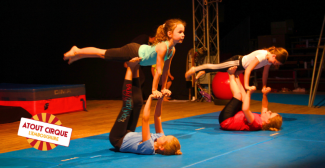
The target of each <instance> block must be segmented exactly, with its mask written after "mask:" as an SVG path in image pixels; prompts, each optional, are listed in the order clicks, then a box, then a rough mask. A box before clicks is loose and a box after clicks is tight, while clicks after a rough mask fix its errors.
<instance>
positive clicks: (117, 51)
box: [105, 43, 140, 62]
mask: <svg viewBox="0 0 325 168" xmlns="http://www.w3.org/2000/svg"><path fill="white" fill-rule="evenodd" d="M139 48H140V44H138V43H129V44H127V45H125V46H123V47H121V48H111V49H107V50H106V52H105V59H106V60H108V61H118V62H125V61H129V60H131V59H132V58H134V57H139V54H138V51H139Z"/></svg>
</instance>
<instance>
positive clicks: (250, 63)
mask: <svg viewBox="0 0 325 168" xmlns="http://www.w3.org/2000/svg"><path fill="white" fill-rule="evenodd" d="M288 55H289V54H288V52H287V50H286V49H284V48H281V47H274V46H273V47H270V48H266V49H262V50H256V51H253V52H252V53H250V54H248V55H245V56H241V55H235V56H233V57H231V58H230V59H228V60H226V61H224V62H223V63H220V64H203V65H200V66H197V67H192V68H191V69H189V70H188V71H187V72H186V73H185V78H188V77H190V76H192V75H194V74H195V73H196V72H199V73H198V74H197V76H196V79H198V78H199V77H200V76H202V75H203V74H205V73H209V72H216V71H222V72H226V71H227V70H228V68H230V67H233V66H237V71H243V70H245V74H244V87H245V89H246V90H251V89H252V88H253V86H249V77H250V74H251V72H252V70H254V69H259V68H261V67H264V70H263V77H262V81H263V89H265V88H266V83H267V78H268V75H269V69H270V66H271V65H272V64H273V65H283V64H284V63H285V61H286V60H287V58H288Z"/></svg>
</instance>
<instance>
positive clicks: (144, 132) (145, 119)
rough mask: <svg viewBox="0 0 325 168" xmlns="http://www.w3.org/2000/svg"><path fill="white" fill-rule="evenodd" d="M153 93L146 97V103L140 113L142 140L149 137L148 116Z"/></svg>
mask: <svg viewBox="0 0 325 168" xmlns="http://www.w3.org/2000/svg"><path fill="white" fill-rule="evenodd" d="M152 97H153V95H150V96H149V97H148V100H147V103H146V105H145V106H144V109H143V114H142V142H144V141H147V140H149V139H150V127H149V118H150V106H151V102H152Z"/></svg>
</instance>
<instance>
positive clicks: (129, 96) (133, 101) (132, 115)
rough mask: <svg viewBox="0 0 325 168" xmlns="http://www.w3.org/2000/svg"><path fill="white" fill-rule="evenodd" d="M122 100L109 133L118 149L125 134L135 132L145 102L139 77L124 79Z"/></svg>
mask: <svg viewBox="0 0 325 168" xmlns="http://www.w3.org/2000/svg"><path fill="white" fill-rule="evenodd" d="M122 100H123V106H122V109H121V111H120V113H119V115H118V116H117V119H116V121H115V124H114V126H113V128H112V130H111V132H110V134H109V140H110V142H111V144H112V145H113V146H114V147H115V148H116V149H117V150H119V149H120V147H121V145H122V143H123V138H124V136H125V135H126V134H127V133H129V132H134V131H135V128H136V127H137V123H138V119H139V115H140V111H141V107H142V104H143V99H142V93H141V86H140V82H139V78H133V79H132V81H130V80H124V84H123V90H122Z"/></svg>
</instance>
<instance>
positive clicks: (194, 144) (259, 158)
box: [0, 112, 325, 168]
mask: <svg viewBox="0 0 325 168" xmlns="http://www.w3.org/2000/svg"><path fill="white" fill-rule="evenodd" d="M281 115H282V116H283V120H284V122H283V126H282V130H281V131H279V132H273V131H254V132H245V131H223V130H220V129H219V124H218V120H217V119H218V116H219V112H215V113H210V114H205V115H198V116H193V117H189V118H183V119H178V120H172V121H167V122H163V128H164V131H165V134H166V135H174V136H176V137H177V138H178V139H179V141H180V143H181V151H182V152H183V155H173V156H163V155H158V154H157V155H138V154H133V153H120V152H115V151H113V150H112V149H113V147H112V145H111V144H110V142H109V140H108V135H109V134H108V133H107V134H102V135H97V136H92V137H87V138H81V139H75V140H71V142H70V146H69V147H62V146H58V147H56V148H55V149H53V150H50V151H44V152H42V151H39V150H36V149H34V148H29V149H24V150H19V151H13V152H8V153H2V154H0V167H42V168H43V167H91V168H94V167H150V168H152V167H324V166H325V160H324V158H325V123H324V120H325V116H324V115H304V114H281ZM150 127H151V131H154V125H151V126H150ZM137 131H141V127H138V128H137ZM26 143H27V141H26Z"/></svg>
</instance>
